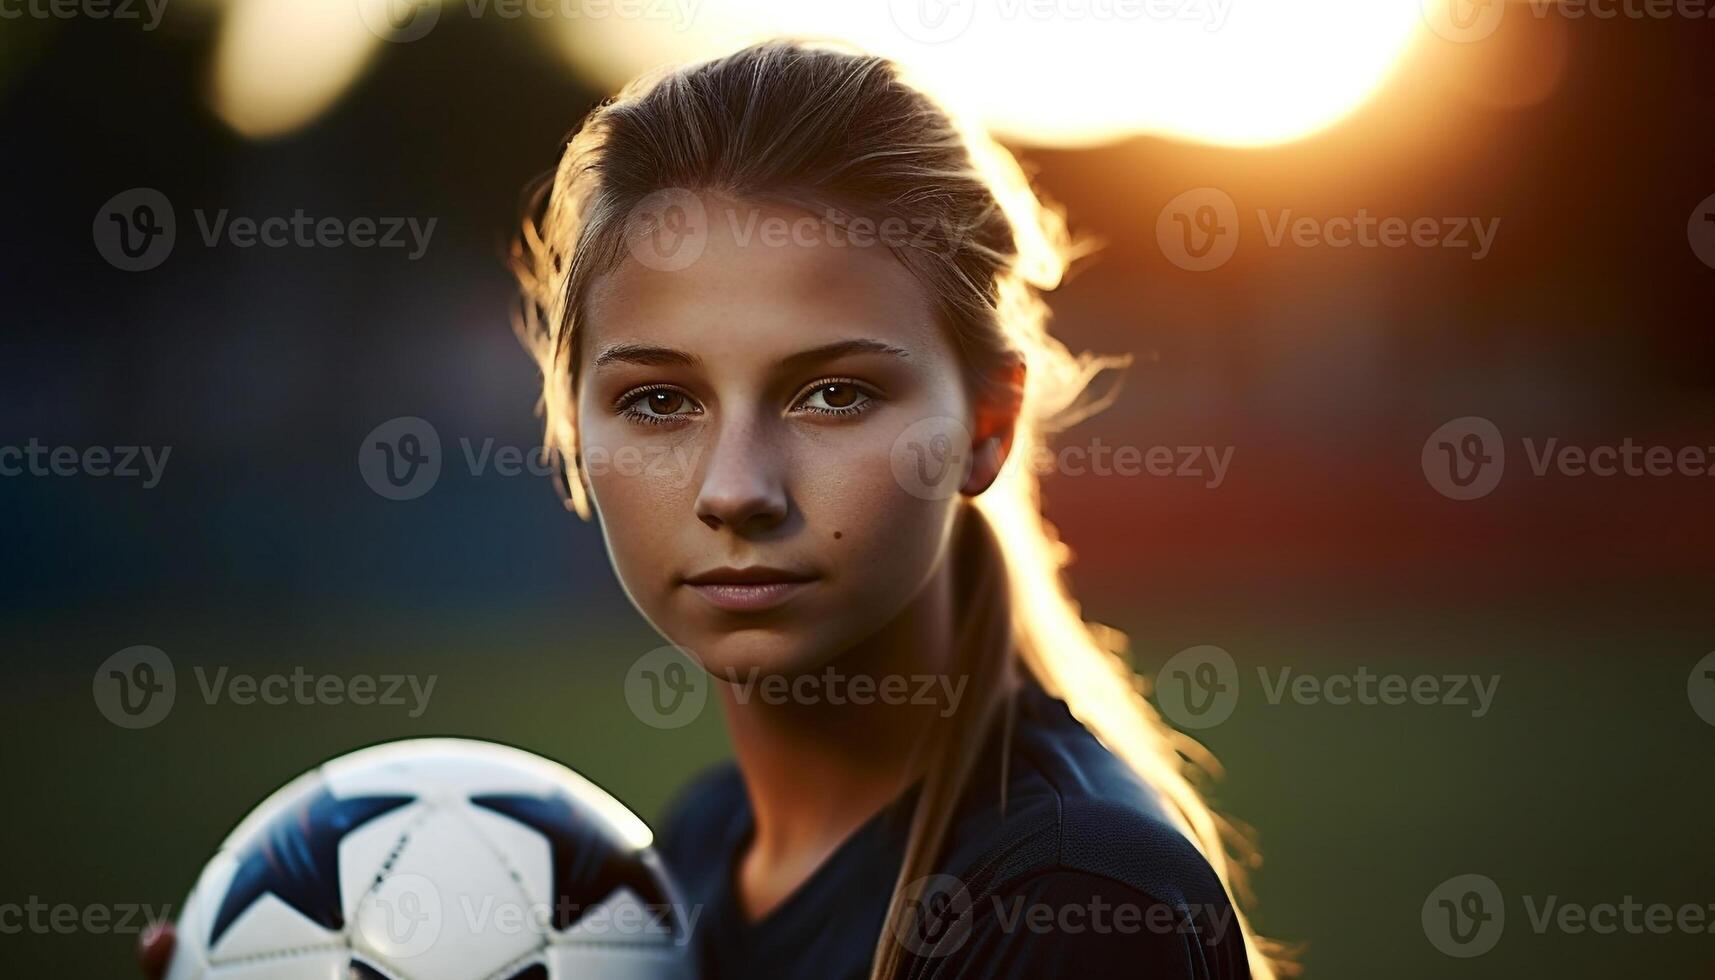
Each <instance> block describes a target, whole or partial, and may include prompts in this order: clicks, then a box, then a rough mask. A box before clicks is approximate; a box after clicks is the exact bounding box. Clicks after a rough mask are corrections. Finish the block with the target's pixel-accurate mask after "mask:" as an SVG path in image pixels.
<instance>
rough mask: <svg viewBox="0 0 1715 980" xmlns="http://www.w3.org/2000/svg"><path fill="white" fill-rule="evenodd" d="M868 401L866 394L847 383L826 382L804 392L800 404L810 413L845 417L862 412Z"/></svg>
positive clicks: (868, 397) (867, 394) (869, 399)
mask: <svg viewBox="0 0 1715 980" xmlns="http://www.w3.org/2000/svg"><path fill="white" fill-rule="evenodd" d="M870 401H871V397H870V395H869V393H868V392H866V391H864V390H863V389H862V388H859V387H858V386H857V385H855V384H852V383H851V382H849V381H827V382H823V383H822V384H819V385H817V386H816V387H814V388H811V389H810V390H809V391H808V392H806V393H805V395H804V400H803V402H801V404H802V405H803V407H804V408H806V409H808V410H810V411H812V412H824V413H828V414H833V415H845V414H848V413H851V412H861V411H863V410H864V409H865V408H866V407H867V406H868V405H869V404H870Z"/></svg>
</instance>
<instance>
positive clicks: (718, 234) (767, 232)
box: [581, 198, 945, 358]
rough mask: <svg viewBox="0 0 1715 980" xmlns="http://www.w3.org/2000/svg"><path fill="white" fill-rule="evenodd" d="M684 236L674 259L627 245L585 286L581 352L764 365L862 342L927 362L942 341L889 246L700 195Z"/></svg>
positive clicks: (781, 209)
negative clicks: (615, 350)
mask: <svg viewBox="0 0 1715 980" xmlns="http://www.w3.org/2000/svg"><path fill="white" fill-rule="evenodd" d="M678 233H680V234H683V233H684V232H683V229H679V230H678ZM691 234H693V235H697V236H700V240H688V241H684V242H681V243H679V245H678V248H679V249H680V250H681V251H679V252H678V253H676V254H677V259H678V260H677V261H675V262H671V263H664V262H660V261H654V260H653V259H655V258H656V257H657V256H658V255H659V254H661V253H657V252H651V251H648V250H647V249H648V248H650V247H651V246H649V245H647V244H646V245H644V246H643V249H644V250H641V251H640V250H639V248H637V247H633V248H630V249H628V252H627V254H626V255H625V257H624V258H623V260H622V261H621V263H620V265H619V266H618V267H616V268H615V269H614V271H612V272H610V273H608V274H606V275H603V276H601V277H599V278H598V279H597V280H596V281H595V282H593V283H592V284H591V289H590V295H589V296H588V298H587V301H586V303H585V305H584V311H585V317H584V322H583V324H582V325H581V326H582V329H584V330H586V331H588V334H589V335H588V336H586V337H585V338H584V342H585V346H584V350H586V351H598V350H600V349H601V348H602V347H603V346H605V345H608V344H613V343H631V344H650V345H658V346H663V347H672V348H676V349H681V350H686V351H691V352H695V353H697V354H699V355H700V356H702V355H707V354H708V353H710V352H720V353H726V354H750V355H754V356H757V357H764V358H766V357H779V356H785V355H789V354H791V353H793V352H795V351H798V350H801V349H804V348H808V347H815V346H818V345H820V344H824V343H827V342H830V341H834V340H839V339H844V338H847V337H851V336H866V337H871V338H874V339H877V340H881V341H884V342H886V343H890V344H893V345H896V346H899V347H902V348H905V349H908V350H913V351H921V353H922V355H923V356H925V357H927V356H929V355H930V354H931V353H932V352H933V351H934V350H936V349H938V348H941V347H943V346H944V344H945V341H944V339H943V338H942V337H941V335H940V331H939V330H938V329H937V327H936V322H935V316H934V312H933V304H931V302H930V300H929V297H928V294H927V291H926V290H925V288H924V287H923V285H922V284H921V283H920V282H919V280H918V279H917V277H916V276H914V275H913V274H912V273H911V272H910V270H908V269H907V268H906V267H905V266H904V264H903V263H901V262H900V261H899V259H898V258H897V257H896V256H895V255H894V254H893V252H892V251H891V249H889V248H888V247H886V246H885V245H883V244H881V243H879V242H876V241H861V240H860V241H858V242H854V241H852V240H850V239H849V238H847V237H845V236H844V235H843V234H842V233H841V232H840V231H839V230H838V229H837V228H835V227H834V226H832V225H829V224H828V223H827V222H826V221H824V220H822V219H821V218H820V217H818V216H817V215H815V214H813V213H811V212H809V211H803V210H799V209H796V208H792V207H790V206H783V205H771V204H752V203H748V202H735V201H731V200H728V199H721V198H705V199H704V217H703V220H702V221H701V223H700V224H698V225H693V229H692V231H691ZM685 249H689V252H685V251H683V250H685ZM687 254H689V255H690V256H691V258H690V259H689V261H685V260H684V257H685V256H686V255H687Z"/></svg>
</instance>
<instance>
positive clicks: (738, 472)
mask: <svg viewBox="0 0 1715 980" xmlns="http://www.w3.org/2000/svg"><path fill="white" fill-rule="evenodd" d="M781 448H782V447H779V446H777V445H774V444H773V443H772V442H771V440H770V438H769V433H768V432H767V431H766V428H765V426H763V425H762V424H760V423H759V422H758V421H757V420H754V419H751V420H739V419H735V420H732V421H731V422H729V423H727V424H726V425H725V426H723V427H722V429H721V431H720V433H719V435H718V436H716V441H715V445H714V446H713V447H712V448H711V450H710V453H709V462H708V468H707V469H706V470H704V472H703V480H702V484H701V485H700V486H699V487H698V491H697V502H696V508H697V519H698V520H700V521H702V522H703V523H704V524H706V525H707V526H708V527H709V528H710V529H711V530H720V529H721V528H723V527H724V528H727V529H729V530H731V531H734V532H736V533H740V534H743V533H754V532H756V531H759V530H765V529H767V528H771V527H774V526H775V525H778V524H779V523H780V522H782V521H784V520H785V519H786V514H787V511H788V506H789V505H788V503H787V496H786V486H785V481H784V479H783V473H784V470H785V465H786V464H785V460H784V459H783V458H782V457H783V453H782V452H781Z"/></svg>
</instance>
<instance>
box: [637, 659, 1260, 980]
mask: <svg viewBox="0 0 1715 980" xmlns="http://www.w3.org/2000/svg"><path fill="white" fill-rule="evenodd" d="M1018 699H1019V701H1018V706H1017V717H1016V719H1015V723H1014V725H1015V727H1014V731H1013V733H1012V741H1011V746H1010V759H1009V769H1008V794H1007V802H1006V809H1005V813H1004V815H1003V814H1002V812H1001V807H1000V785H999V783H1000V779H999V774H1000V766H999V763H1000V755H999V752H1000V746H1001V743H1002V739H1001V737H1000V732H1001V726H999V725H996V726H995V730H994V731H993V732H992V733H991V734H990V735H989V737H988V742H987V744H986V745H985V749H984V754H983V756H982V758H981V760H980V762H979V763H978V767H977V769H976V771H975V772H974V773H973V774H972V777H971V779H970V782H969V785H968V787H967V789H966V792H965V797H964V798H963V799H961V801H960V804H959V806H958V808H957V810H956V812H955V815H954V818H953V823H952V825H951V827H950V828H949V832H948V837H947V842H946V844H945V845H944V846H943V849H942V855H941V858H940V860H938V861H937V862H936V865H935V867H936V874H935V876H933V877H932V878H931V879H929V881H928V884H927V886H926V887H925V889H924V890H923V891H922V892H921V894H916V895H914V896H913V897H915V898H916V899H917V900H918V902H919V904H915V905H913V908H916V909H920V910H923V914H922V915H921V916H920V917H917V918H908V919H906V920H905V921H904V923H903V924H900V925H898V926H896V928H895V929H894V930H892V932H893V934H894V936H895V937H896V940H897V941H901V942H903V943H904V945H905V948H906V952H907V954H908V955H907V959H906V964H905V969H904V970H903V972H902V976H905V977H909V978H912V980H955V978H960V980H962V978H973V980H974V978H985V980H986V978H1010V977H1021V978H1022V977H1031V978H1054V977H1067V978H1072V977H1076V978H1078V980H1099V978H1106V977H1128V978H1137V977H1143V978H1155V977H1160V978H1171V980H1177V978H1197V980H1204V978H1239V977H1248V976H1249V975H1250V971H1249V967H1248V966H1247V961H1246V958H1245V949H1244V940H1243V938H1242V936H1241V935H1240V932H1239V928H1238V925H1237V923H1236V922H1235V921H1234V920H1233V911H1232V905H1231V904H1230V902H1229V900H1228V897H1227V894H1226V892H1225V890H1224V889H1223V888H1222V887H1221V882H1220V879H1219V878H1218V877H1217V876H1216V875H1215V873H1214V871H1213V869H1211V868H1210V867H1209V864H1208V862H1207V861H1206V860H1205V859H1204V858H1203V856H1202V854H1200V853H1199V852H1198V851H1197V849H1196V848H1195V847H1193V846H1192V845H1191V843H1190V842H1189V841H1188V840H1186V838H1185V837H1184V836H1183V835H1182V834H1181V833H1180V832H1179V831H1178V830H1176V829H1175V828H1174V826H1173V825H1172V824H1171V823H1170V822H1169V821H1168V819H1167V817H1166V811H1165V809H1164V804H1163V803H1162V801H1161V800H1160V799H1159V797H1158V795H1157V794H1156V793H1155V792H1154V791H1153V790H1152V789H1150V787H1149V786H1148V785H1147V784H1145V783H1144V782H1143V781H1142V780H1141V779H1140V778H1138V776H1137V775H1136V774H1135V773H1134V772H1132V770H1131V769H1130V768H1129V767H1127V766H1126V765H1125V764H1124V763H1123V762H1121V761H1120V760H1119V759H1118V758H1116V757H1115V756H1114V755H1113V754H1112V753H1110V752H1109V751H1108V750H1107V749H1106V748H1104V747H1103V746H1102V745H1101V743H1100V742H1098V741H1097V740H1096V739H1095V737H1094V736H1092V735H1091V734H1090V733H1089V731H1088V730H1086V729H1085V728H1084V727H1083V726H1082V725H1080V724H1079V723H1078V721H1077V720H1076V719H1075V718H1073V717H1072V715H1071V713H1070V712H1069V711H1068V710H1067V707H1066V704H1065V702H1063V701H1061V700H1059V699H1057V698H1053V697H1050V696H1049V695H1048V694H1047V693H1046V692H1045V691H1044V690H1043V689H1042V688H1041V687H1040V686H1039V685H1037V684H1036V683H1035V682H1034V681H1031V680H1026V681H1025V683H1024V684H1023V686H1022V688H1021V690H1020V692H1019V694H1018ZM917 791H918V788H917V787H916V786H914V787H912V789H911V790H909V791H907V792H906V793H904V794H902V795H901V796H900V797H899V798H898V799H896V800H895V801H894V802H892V803H891V804H889V805H888V806H886V807H884V808H883V809H882V810H881V811H879V812H878V813H876V814H875V815H874V816H873V817H871V818H870V819H869V820H868V821H867V822H865V823H864V824H863V825H862V826H861V827H859V828H858V829H857V830H856V831H854V832H853V833H852V834H851V835H850V836H849V837H848V838H847V839H846V840H845V841H844V842H843V843H841V844H840V845H839V847H838V848H837V849H836V850H835V851H834V853H833V854H831V855H830V856H829V857H828V858H827V859H826V860H825V861H824V862H823V863H822V864H821V865H820V866H818V867H817V868H816V870H815V871H814V872H812V873H811V875H810V877H809V878H807V879H806V880H805V881H804V882H803V883H802V884H801V885H799V886H798V888H797V889H796V890H794V891H793V892H792V894H791V895H789V896H788V897H787V898H786V899H785V900H784V901H783V902H781V903H780V904H779V905H777V906H776V907H775V908H774V909H773V910H771V911H770V912H769V913H768V914H767V915H766V916H764V917H763V918H762V919H760V920H759V921H756V922H746V921H744V917H743V914H742V912H741V911H740V907H739V905H738V903H737V901H736V899H735V897H734V892H733V885H732V883H733V872H734V871H735V865H736V858H737V856H738V854H739V852H740V850H741V848H742V847H743V846H745V844H746V843H747V842H748V839H749V835H750V833H751V830H752V826H751V824H752V814H751V810H750V802H749V798H748V796H747V794H746V793H745V789H744V784H743V781H742V779H741V778H740V776H739V773H738V770H737V768H736V766H735V765H734V764H733V763H731V762H727V763H724V764H722V765H719V766H716V767H715V768H713V769H711V770H709V771H707V772H705V773H703V774H701V775H699V776H698V777H697V778H696V779H694V780H693V781H692V783H691V784H690V785H689V786H688V787H687V788H686V789H685V790H683V791H681V793H680V795H679V797H678V799H677V800H676V801H675V803H674V804H673V805H672V806H671V807H670V808H669V812H668V815H667V817H666V818H665V820H664V821H663V822H662V831H661V834H660V838H659V842H658V846H659V849H660V852H661V855H662V859H663V860H664V861H665V862H666V864H667V867H668V870H669V871H670V872H671V873H672V874H673V876H674V877H675V878H676V879H677V880H678V882H679V885H680V887H681V888H682V889H683V890H684V893H685V901H686V902H687V903H689V905H690V906H691V907H692V908H693V909H695V910H696V911H697V913H698V917H697V920H696V922H695V934H694V939H693V941H694V942H695V943H696V944H697V946H698V958H699V961H700V963H701V964H702V971H703V980H729V978H746V980H749V978H768V980H794V978H806V980H808V978H815V980H848V978H849V980H861V978H863V977H866V976H867V975H868V973H869V967H870V961H871V958H872V956H873V954H874V950H875V943H876V940H877V938H878V936H879V935H880V933H881V929H882V926H883V919H884V918H885V916H886V910H887V902H888V898H889V897H890V896H891V894H892V889H893V885H894V879H895V877H896V876H897V874H898V872H899V867H900V864H901V861H902V860H903V857H904V853H905V841H906V837H907V833H908V829H909V822H910V817H911V808H912V805H913V804H914V803H915V801H916V797H917Z"/></svg>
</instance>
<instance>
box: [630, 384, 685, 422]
mask: <svg viewBox="0 0 1715 980" xmlns="http://www.w3.org/2000/svg"><path fill="white" fill-rule="evenodd" d="M696 406H697V403H696V402H694V401H692V400H691V397H690V396H689V395H687V394H685V393H684V392H682V391H674V390H673V389H671V388H655V389H652V390H649V391H642V392H638V393H637V394H635V395H633V396H631V397H630V398H628V399H627V400H626V401H625V403H624V404H623V405H622V406H621V414H623V415H626V416H628V417H630V418H634V419H637V420H639V421H642V422H649V423H653V424H659V423H661V422H664V421H666V420H667V419H670V418H675V417H678V416H683V415H695V414H697V412H698V411H699V409H698V408H697V407H696Z"/></svg>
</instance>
